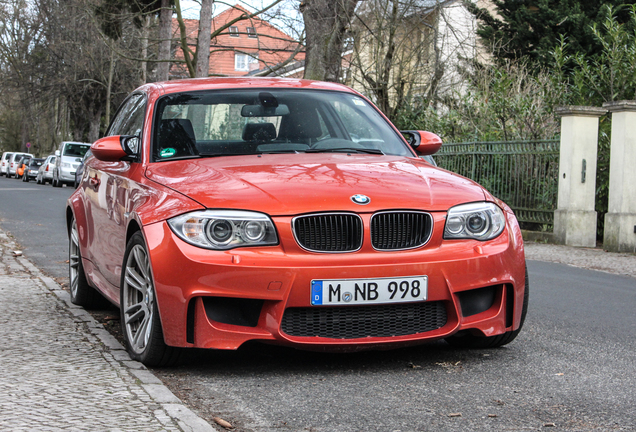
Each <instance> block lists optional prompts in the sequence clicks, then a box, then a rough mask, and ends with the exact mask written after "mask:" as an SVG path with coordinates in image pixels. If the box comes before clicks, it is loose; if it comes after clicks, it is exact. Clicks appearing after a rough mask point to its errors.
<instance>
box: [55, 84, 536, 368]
mask: <svg viewBox="0 0 636 432" xmlns="http://www.w3.org/2000/svg"><path fill="white" fill-rule="evenodd" d="M405 136H406V137H407V138H405ZM441 145H442V142H441V140H440V139H439V137H437V135H434V134H433V133H430V132H423V131H406V132H404V133H400V131H398V130H397V129H396V128H395V127H394V126H393V125H392V124H391V123H390V122H389V120H388V119H387V118H386V117H385V116H384V115H383V114H382V113H381V112H380V111H379V110H378V109H377V108H376V107H374V105H373V104H372V103H371V102H370V101H369V100H368V99H366V98H365V97H364V96H362V95H361V94H359V93H357V92H355V91H353V90H351V89H349V88H347V87H345V86H342V85H339V84H333V83H324V82H313V81H304V80H296V79H270V78H210V79H195V80H182V81H171V82H164V83H153V84H147V85H144V86H142V87H140V88H139V89H137V90H136V91H135V92H133V93H132V94H131V95H130V96H129V97H128V98H127V99H126V100H125V101H124V103H123V104H122V106H121V107H120V108H119V111H118V112H117V114H116V116H115V118H114V120H113V121H112V124H111V125H110V127H109V129H108V131H107V133H106V137H105V138H102V139H100V140H98V141H96V142H95V143H94V144H93V145H92V147H91V149H92V152H93V156H91V157H89V158H88V159H87V160H86V165H85V170H84V173H83V176H82V179H81V182H80V185H79V187H78V189H77V190H76V191H75V193H74V194H73V195H72V196H71V197H70V199H69V201H68V207H67V212H66V218H67V226H68V233H69V276H70V285H71V299H72V301H73V302H74V303H75V304H79V305H84V306H87V307H90V306H91V305H94V304H95V303H96V302H98V301H99V300H100V298H101V296H102V295H103V296H104V297H106V298H107V299H108V300H110V301H111V302H112V303H114V304H116V305H117V306H119V308H120V310H121V325H122V330H123V334H124V336H125V339H126V342H127V349H128V351H129V353H130V355H131V356H132V358H134V359H136V360H139V361H141V362H142V363H144V364H146V365H168V364H172V363H174V362H175V361H176V360H177V358H178V357H179V355H180V354H181V353H182V352H183V348H187V347H197V348H214V349H226V350H232V349H237V348H238V347H239V346H241V344H243V343H245V342H247V341H252V340H257V341H267V342H271V343H278V344H284V345H290V346H294V347H297V348H302V349H309V350H335V351H338V350H341V351H347V350H360V349H385V348H392V347H400V346H405V345H412V344H419V343H424V342H427V341H433V340H439V339H445V340H446V341H448V342H449V343H451V344H453V345H457V346H464V347H480V348H486V347H497V346H501V345H504V344H507V343H509V342H511V341H512V340H513V339H514V338H515V337H516V336H517V334H518V333H519V331H520V330H521V327H522V325H523V322H524V318H525V315H526V311H527V307H528V277H527V271H526V267H525V257H524V250H523V240H522V237H521V231H520V229H519V226H518V223H517V220H516V219H515V216H514V214H513V212H512V211H511V210H510V208H509V207H508V206H507V205H506V204H504V203H503V202H501V201H500V200H498V199H497V198H495V197H493V196H492V195H491V194H490V193H488V191H486V190H485V189H484V188H483V187H481V186H480V185H478V184H476V183H475V182H473V181H471V180H468V179H466V178H464V177H461V176H459V175H457V174H454V173H452V172H449V171H445V170H443V169H440V168H438V167H436V166H434V163H431V162H432V159H431V158H430V155H431V154H433V153H435V152H436V151H437V150H439V148H440V146H441Z"/></svg>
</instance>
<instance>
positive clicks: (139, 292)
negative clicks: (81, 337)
mask: <svg viewBox="0 0 636 432" xmlns="http://www.w3.org/2000/svg"><path fill="white" fill-rule="evenodd" d="M124 271H125V276H124V284H123V287H122V289H123V293H122V305H121V307H122V311H123V315H124V328H125V331H126V337H127V339H128V341H129V344H130V348H131V349H132V351H133V352H135V353H136V354H141V353H143V352H144V350H145V349H146V347H147V346H148V342H149V340H150V337H151V334H152V325H153V314H154V311H155V295H154V288H153V284H152V276H151V273H150V263H149V261H148V254H147V253H146V250H145V248H144V247H142V246H141V245H139V244H136V245H134V246H133V248H132V249H131V251H130V253H129V254H128V260H127V261H126V268H125V269H124Z"/></svg>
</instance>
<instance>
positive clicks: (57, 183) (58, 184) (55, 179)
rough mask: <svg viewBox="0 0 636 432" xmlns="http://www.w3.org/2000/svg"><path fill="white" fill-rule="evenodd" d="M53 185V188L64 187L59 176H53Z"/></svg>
mask: <svg viewBox="0 0 636 432" xmlns="http://www.w3.org/2000/svg"><path fill="white" fill-rule="evenodd" d="M51 185H52V186H53V187H62V183H61V182H60V179H59V178H58V176H57V175H55V174H53V180H51Z"/></svg>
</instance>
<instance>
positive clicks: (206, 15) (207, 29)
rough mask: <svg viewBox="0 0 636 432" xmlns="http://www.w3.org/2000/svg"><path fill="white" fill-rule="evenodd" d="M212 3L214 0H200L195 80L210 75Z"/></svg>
mask: <svg viewBox="0 0 636 432" xmlns="http://www.w3.org/2000/svg"><path fill="white" fill-rule="evenodd" d="M212 3H214V0H201V13H200V15H199V35H198V36H197V58H196V63H195V75H194V76H195V78H203V77H207V76H208V75H209V73H210V42H211V39H210V35H211V34H212Z"/></svg>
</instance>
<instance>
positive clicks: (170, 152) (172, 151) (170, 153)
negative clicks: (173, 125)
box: [159, 148, 177, 157]
mask: <svg viewBox="0 0 636 432" xmlns="http://www.w3.org/2000/svg"><path fill="white" fill-rule="evenodd" d="M176 153H177V151H176V150H175V149H173V148H166V149H162V150H161V152H159V156H161V157H170V156H174V155H175V154H176Z"/></svg>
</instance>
